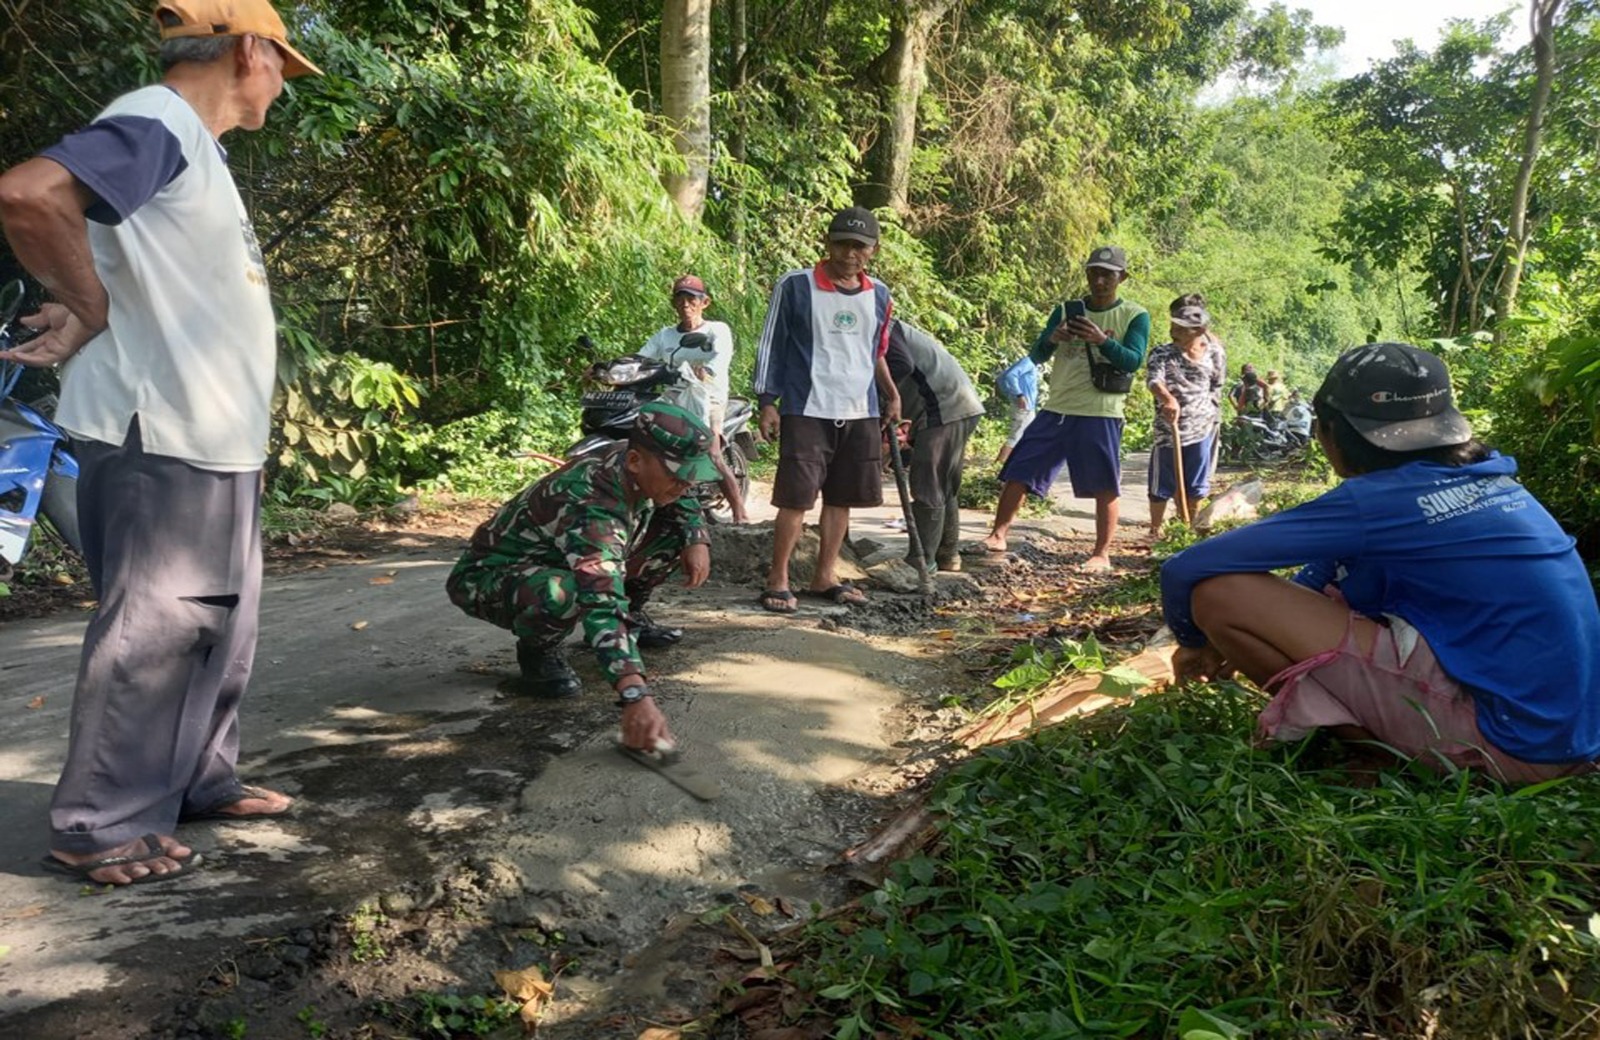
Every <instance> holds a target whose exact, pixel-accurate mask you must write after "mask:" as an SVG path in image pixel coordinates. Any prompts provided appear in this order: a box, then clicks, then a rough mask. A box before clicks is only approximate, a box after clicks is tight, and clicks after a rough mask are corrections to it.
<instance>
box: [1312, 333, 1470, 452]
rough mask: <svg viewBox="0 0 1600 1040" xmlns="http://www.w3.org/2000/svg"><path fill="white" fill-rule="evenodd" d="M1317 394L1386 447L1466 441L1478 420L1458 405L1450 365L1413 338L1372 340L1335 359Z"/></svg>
mask: <svg viewBox="0 0 1600 1040" xmlns="http://www.w3.org/2000/svg"><path fill="white" fill-rule="evenodd" d="M1317 396H1318V397H1319V398H1321V399H1322V400H1324V401H1326V402H1327V403H1328V404H1329V405H1331V406H1332V407H1333V409H1334V410H1335V411H1337V412H1338V413H1339V414H1340V415H1343V416H1344V417H1345V418H1346V419H1348V420H1350V425H1351V426H1353V427H1355V430H1356V432H1357V433H1359V434H1361V436H1362V437H1363V438H1364V439H1365V440H1366V441H1367V443H1369V444H1371V445H1373V446H1375V447H1378V448H1382V449H1384V450H1385V451H1419V450H1421V449H1424V448H1443V447H1448V446H1449V445H1452V444H1465V443H1466V442H1467V441H1469V440H1471V439H1472V424H1471V423H1469V422H1467V417H1466V416H1464V415H1462V414H1461V413H1460V412H1459V411H1457V410H1456V406H1455V395H1454V393H1453V392H1452V391H1451V389H1450V370H1449V369H1447V368H1446V367H1445V364H1444V362H1443V361H1441V360H1439V358H1438V357H1436V356H1434V355H1433V354H1430V353H1428V352H1427V351H1426V350H1421V349H1419V348H1417V347H1413V346H1411V345H1410V344H1408V343H1368V344H1366V345H1365V346H1360V347H1356V348H1355V349H1354V350H1347V351H1345V352H1344V353H1343V354H1340V355H1339V360H1337V361H1335V362H1334V363H1333V368H1332V369H1330V370H1329V372H1328V375H1327V378H1325V379H1324V380H1323V381H1322V388H1321V389H1319V390H1318V391H1317Z"/></svg>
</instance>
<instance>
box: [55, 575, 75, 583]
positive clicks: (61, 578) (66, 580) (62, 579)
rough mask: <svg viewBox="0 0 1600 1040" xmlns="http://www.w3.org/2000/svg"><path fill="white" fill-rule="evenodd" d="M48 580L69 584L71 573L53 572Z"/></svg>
mask: <svg viewBox="0 0 1600 1040" xmlns="http://www.w3.org/2000/svg"><path fill="white" fill-rule="evenodd" d="M50 580H51V581H53V582H55V583H56V584H57V585H71V584H72V575H70V574H55V575H51V578H50Z"/></svg>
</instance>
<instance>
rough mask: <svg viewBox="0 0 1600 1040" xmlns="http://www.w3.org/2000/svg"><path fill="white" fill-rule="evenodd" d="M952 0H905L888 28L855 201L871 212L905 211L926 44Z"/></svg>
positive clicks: (924, 75)
mask: <svg viewBox="0 0 1600 1040" xmlns="http://www.w3.org/2000/svg"><path fill="white" fill-rule="evenodd" d="M954 6H955V0H908V2H907V3H905V4H904V5H903V6H900V7H899V8H898V9H897V11H896V14H895V17H894V24H893V25H892V26H891V28H890V33H889V46H888V48H887V49H886V50H885V51H884V53H883V55H882V56H881V57H880V58H879V59H878V61H877V62H875V64H876V65H877V66H878V68H879V69H880V73H879V79H880V82H881V83H882V86H883V96H882V105H883V113H882V116H881V119H880V121H879V128H878V139H877V140H876V141H875V142H874V143H873V145H872V149H871V151H870V152H868V153H867V172H868V178H867V181H866V182H865V183H864V184H862V185H861V188H860V190H859V192H858V193H857V200H858V201H859V202H860V203H861V204H862V205H863V206H868V207H870V208H873V209H878V208H880V207H884V206H888V207H890V208H892V209H894V210H895V211H896V212H899V213H904V212H905V211H906V209H907V208H908V206H909V196H910V187H911V153H912V150H913V149H914V148H915V147H916V143H917V103H918V102H919V101H920V100H921V99H922V91H923V89H924V88H925V87H926V86H927V84H928V43H929V40H930V39H931V38H932V36H933V30H934V27H935V26H937V25H938V24H939V20H940V19H941V18H943V17H944V16H945V14H946V13H947V12H949V10H950V8H952V7H954Z"/></svg>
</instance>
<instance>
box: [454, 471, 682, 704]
mask: <svg viewBox="0 0 1600 1040" xmlns="http://www.w3.org/2000/svg"><path fill="white" fill-rule="evenodd" d="M627 454H628V442H627V441H619V442H618V443H617V444H616V446H615V447H613V448H611V449H609V450H607V451H605V452H602V453H600V454H597V455H593V456H590V457H588V458H584V459H580V460H579V461H577V462H573V463H570V464H568V465H566V466H563V467H562V468H560V469H558V470H556V471H555V472H554V473H552V474H550V475H549V476H547V477H545V478H544V479H542V480H540V481H538V482H536V483H534V484H532V485H530V486H529V487H527V488H524V489H523V490H522V491H521V492H520V493H519V494H518V495H517V496H516V497H515V498H513V499H511V501H509V502H507V503H506V504H505V505H503V506H501V507H500V509H499V511H498V512H496V513H495V515H494V517H493V518H492V519H490V520H489V522H488V523H485V524H483V525H482V526H481V527H479V528H478V530H477V531H476V532H474V534H473V536H472V542H471V544H470V545H469V546H468V547H467V551H466V552H465V553H464V554H463V555H462V557H461V559H460V561H459V562H458V563H457V564H456V567H455V570H456V572H457V574H460V573H461V572H463V571H464V570H477V569H480V568H481V569H484V570H492V571H495V572H499V573H501V574H503V573H504V571H505V570H506V569H508V568H509V569H511V570H514V571H520V572H523V573H528V572H532V571H537V570H544V569H549V568H558V569H562V570H568V571H571V572H572V573H573V574H574V576H575V577H576V579H577V587H578V604H577V605H578V616H579V618H580V620H581V622H582V624H583V637H584V641H585V642H587V643H588V644H589V645H590V646H591V647H593V648H594V651H595V654H596V656H597V657H598V658H599V660H600V667H601V669H602V670H604V672H605V674H606V677H607V678H608V679H610V681H611V682H613V683H615V682H616V681H617V680H618V679H620V678H622V677H623V676H625V675H643V674H644V664H643V661H642V660H641V659H640V657H639V650H638V647H637V646H636V645H635V643H634V638H633V634H632V632H631V631H629V627H628V625H627V621H626V618H627V615H628V594H627V592H626V590H625V589H624V587H623V583H624V579H625V577H626V571H627V560H628V558H629V557H630V556H632V555H634V554H635V553H638V552H640V551H641V550H643V549H644V548H645V547H644V546H643V545H642V544H641V543H642V542H643V540H644V537H645V532H646V529H647V528H648V527H649V526H650V520H651V518H652V517H653V516H654V515H655V512H656V509H657V507H656V505H655V504H654V503H653V502H651V501H650V499H649V498H647V497H644V496H642V495H641V496H639V500H638V501H637V502H629V500H628V495H627V490H628V487H629V485H630V483H631V482H630V480H629V478H628V475H627V473H626V471H625V470H624V469H623V460H624V459H625V458H626V457H627ZM660 508H661V509H663V510H672V511H676V512H677V513H678V514H679V515H678V519H679V520H680V521H681V523H682V525H683V531H684V536H685V537H684V544H685V545H700V544H710V542H711V533H710V532H709V531H708V530H707V529H706V521H705V515H704V514H703V513H702V512H701V510H700V503H699V501H698V500H696V499H695V498H693V497H692V496H690V495H686V496H684V497H683V498H681V499H679V500H678V501H677V502H675V503H673V504H672V505H669V506H662V507H660Z"/></svg>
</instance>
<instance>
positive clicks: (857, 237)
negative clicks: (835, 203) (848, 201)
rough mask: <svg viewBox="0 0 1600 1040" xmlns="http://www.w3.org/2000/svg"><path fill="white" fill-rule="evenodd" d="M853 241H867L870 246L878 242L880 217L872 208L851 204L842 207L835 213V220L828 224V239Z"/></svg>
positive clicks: (831, 240)
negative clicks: (873, 212)
mask: <svg viewBox="0 0 1600 1040" xmlns="http://www.w3.org/2000/svg"><path fill="white" fill-rule="evenodd" d="M841 239H842V240H847V241H851V242H865V243H866V244H867V245H869V246H874V245H877V244H878V218H877V217H875V216H873V215H872V211H871V210H870V209H862V208H861V207H860V206H851V207H849V208H848V209H842V210H840V211H839V212H837V213H835V214H834V215H833V220H832V221H830V222H829V224H828V241H829V242H838V241H840V240H841Z"/></svg>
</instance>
